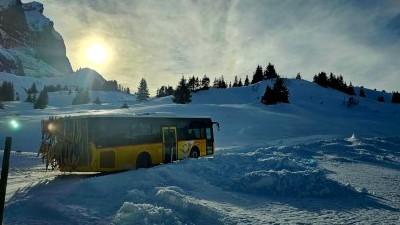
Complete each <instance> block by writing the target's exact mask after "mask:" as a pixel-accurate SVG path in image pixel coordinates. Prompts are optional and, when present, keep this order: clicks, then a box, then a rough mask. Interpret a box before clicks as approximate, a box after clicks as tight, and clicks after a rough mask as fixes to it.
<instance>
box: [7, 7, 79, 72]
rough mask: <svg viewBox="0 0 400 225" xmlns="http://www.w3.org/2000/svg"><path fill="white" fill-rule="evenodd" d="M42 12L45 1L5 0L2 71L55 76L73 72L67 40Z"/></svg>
mask: <svg viewBox="0 0 400 225" xmlns="http://www.w3.org/2000/svg"><path fill="white" fill-rule="evenodd" d="M43 11H44V7H43V4H41V3H38V2H29V3H22V2H21V1H20V0H8V1H3V2H2V4H1V5H0V71H3V72H7V73H12V74H15V75H19V76H25V75H26V76H32V77H55V76H63V75H65V74H68V73H71V72H72V67H71V63H70V62H69V59H68V58H67V56H66V48H65V44H64V40H63V38H62V36H61V35H60V34H59V33H58V32H57V31H56V30H55V29H54V23H53V22H52V21H51V20H50V19H48V18H47V17H45V16H44V15H43Z"/></svg>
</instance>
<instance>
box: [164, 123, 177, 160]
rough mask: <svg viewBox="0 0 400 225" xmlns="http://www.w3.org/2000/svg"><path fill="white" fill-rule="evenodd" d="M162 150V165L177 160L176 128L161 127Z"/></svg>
mask: <svg viewBox="0 0 400 225" xmlns="http://www.w3.org/2000/svg"><path fill="white" fill-rule="evenodd" d="M162 135H163V149H164V157H163V161H164V163H170V162H172V161H174V160H177V159H178V148H177V141H176V138H177V137H176V127H163V128H162Z"/></svg>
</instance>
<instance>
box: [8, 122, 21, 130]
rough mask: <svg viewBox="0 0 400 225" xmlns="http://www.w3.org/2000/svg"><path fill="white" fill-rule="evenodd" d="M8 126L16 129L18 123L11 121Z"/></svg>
mask: <svg viewBox="0 0 400 225" xmlns="http://www.w3.org/2000/svg"><path fill="white" fill-rule="evenodd" d="M10 124H11V127H12V128H14V129H17V128H18V127H19V123H18V121H16V120H11V122H10Z"/></svg>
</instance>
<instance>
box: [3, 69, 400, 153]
mask: <svg viewBox="0 0 400 225" xmlns="http://www.w3.org/2000/svg"><path fill="white" fill-rule="evenodd" d="M88 72H91V73H88ZM98 76H99V75H96V74H95V73H93V71H91V70H84V71H82V72H81V73H77V74H75V75H73V76H72V75H71V76H70V77H68V79H65V80H60V79H58V78H52V79H47V80H46V79H44V80H42V81H41V82H40V83H39V82H38V83H37V85H38V88H39V89H40V88H41V87H42V85H45V84H49V83H51V82H53V84H55V83H67V84H69V85H72V86H75V85H84V84H90V83H91V81H92V80H93V79H95V78H96V77H97V78H99V77H98ZM13 79H14V80H13V82H15V83H16V84H22V85H20V86H23V87H25V88H29V87H30V85H31V82H33V81H34V80H33V78H27V77H18V76H14V77H13ZM17 80H18V81H17ZM268 82H272V81H263V82H261V83H258V84H256V85H251V86H248V87H241V88H230V89H214V88H211V89H210V90H208V91H199V92H197V93H194V94H193V101H192V103H190V104H188V105H177V104H174V103H172V100H171V96H169V97H164V98H160V99H153V100H150V101H147V102H136V97H135V96H134V95H127V94H123V93H117V92H102V91H94V92H93V91H92V92H90V98H91V100H92V101H94V99H95V98H96V97H99V99H100V100H101V101H102V102H103V104H102V105H96V104H88V105H80V106H72V105H71V103H72V99H73V98H74V97H75V92H74V93H72V94H69V93H68V91H63V92H54V93H50V94H49V99H50V100H49V106H48V108H47V109H45V110H33V106H32V104H29V103H26V102H5V108H6V110H3V111H2V114H3V115H4V117H3V118H5V119H3V120H2V121H1V123H2V124H3V126H2V128H0V129H1V135H2V137H4V136H5V135H6V134H13V136H15V137H16V138H18V137H19V136H20V135H21V136H24V135H26V133H29V134H36V135H34V136H35V137H38V138H37V139H32V140H29V142H27V141H28V140H25V139H24V138H22V137H21V139H20V140H19V141H16V144H15V148H17V149H20V150H29V151H35V150H36V149H37V146H38V145H39V141H40V140H39V139H40V138H39V137H40V135H39V133H40V131H39V124H40V120H41V119H45V118H47V117H48V116H50V115H74V114H76V113H79V114H90V113H128V114H135V113H153V112H169V113H174V114H176V115H190V116H201V115H204V116H210V117H211V118H213V119H214V120H216V121H218V122H220V123H221V125H222V129H221V132H220V133H222V134H223V135H221V136H219V135H220V133H217V138H218V145H219V146H237V145H239V146H241V145H243V144H247V143H251V142H255V143H264V142H268V141H277V140H285V139H301V138H306V139H307V138H309V137H312V136H316V137H317V136H326V137H340V136H343V135H344V136H348V135H351V134H353V133H356V134H357V135H362V136H364V135H371V134H373V135H377V136H382V135H383V136H387V135H395V134H398V133H400V126H396V125H395V124H396V123H399V121H400V120H399V117H400V114H399V112H400V109H399V108H400V106H399V105H398V104H391V103H380V102H377V101H376V99H375V96H377V95H378V94H379V95H380V94H382V95H384V96H385V98H386V99H390V94H388V93H379V92H376V91H373V90H366V93H367V97H366V98H360V97H358V98H357V99H358V100H359V104H358V105H357V106H354V107H352V108H347V107H346V106H344V105H343V101H344V100H345V98H347V95H345V94H343V93H341V92H338V91H335V90H332V89H327V88H322V87H320V86H318V85H316V84H315V83H312V82H309V81H304V80H295V79H289V80H287V81H286V83H287V86H288V88H289V91H290V94H291V97H290V102H291V103H290V104H278V105H271V106H266V105H264V104H262V103H261V102H260V98H261V96H262V95H263V94H264V90H265V87H266V85H267V83H268ZM270 85H271V83H270ZM16 86H19V85H16ZM21 99H24V96H21ZM124 103H127V104H128V105H129V106H130V108H129V109H120V107H121V106H122V105H123V104H124ZM11 119H15V120H19V121H21V125H22V127H23V128H22V127H21V128H20V129H21V130H12V129H11V128H10V127H9V126H6V124H7V123H8V121H10V120H11ZM250 119H257V123H253V122H252V120H250ZM278 124H279V126H277V125H278ZM22 131H23V132H22ZM299 134H301V137H299ZM28 136H29V137H32V136H31V135H28ZM17 140H18V139H17ZM19 143H21V144H19ZM22 143H23V144H22ZM27 143H31V144H27Z"/></svg>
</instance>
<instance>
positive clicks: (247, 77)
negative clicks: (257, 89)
mask: <svg viewBox="0 0 400 225" xmlns="http://www.w3.org/2000/svg"><path fill="white" fill-rule="evenodd" d="M249 85H250V80H249V76H248V75H246V79H245V80H244V86H249Z"/></svg>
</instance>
